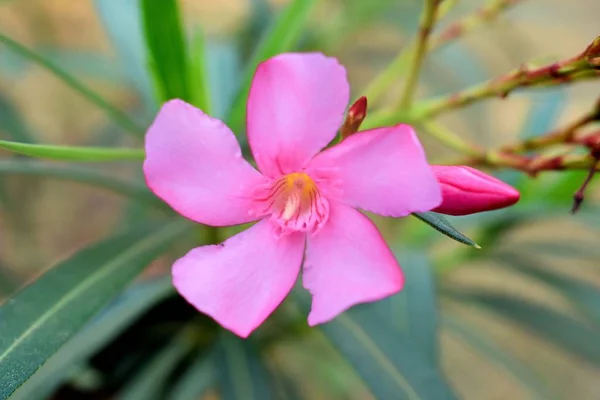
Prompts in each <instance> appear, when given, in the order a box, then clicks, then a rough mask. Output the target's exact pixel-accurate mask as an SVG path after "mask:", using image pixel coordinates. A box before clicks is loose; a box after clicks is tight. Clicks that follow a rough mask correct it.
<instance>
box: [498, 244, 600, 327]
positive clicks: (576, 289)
mask: <svg viewBox="0 0 600 400" xmlns="http://www.w3.org/2000/svg"><path fill="white" fill-rule="evenodd" d="M495 258H496V259H497V260H499V261H501V262H502V263H503V265H505V266H507V267H509V268H512V269H514V270H516V271H518V272H520V273H522V274H526V275H529V276H530V277H532V278H534V279H538V280H540V281H542V282H544V283H545V284H547V285H549V286H551V287H553V288H554V289H556V290H558V291H559V292H561V293H562V294H564V295H565V297H567V298H568V299H569V300H570V301H571V302H572V303H573V304H574V305H575V306H576V307H578V308H579V309H580V310H581V311H582V312H583V313H584V314H585V315H586V316H587V317H588V318H589V319H590V320H591V321H592V322H593V323H595V324H596V325H597V326H598V327H599V328H600V288H599V287H597V286H594V285H591V284H589V283H587V282H584V281H582V280H580V279H576V278H571V277H569V276H567V275H561V274H559V273H557V272H554V271H552V270H550V269H547V268H544V267H543V266H541V265H539V261H535V260H532V259H531V257H527V256H524V255H523V254H518V253H514V252H502V253H496V254H495Z"/></svg>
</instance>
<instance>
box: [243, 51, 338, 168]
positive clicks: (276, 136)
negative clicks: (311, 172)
mask: <svg viewBox="0 0 600 400" xmlns="http://www.w3.org/2000/svg"><path fill="white" fill-rule="evenodd" d="M349 90H350V89H349V86H348V81H347V78H346V70H345V69H344V67H343V66H341V65H340V64H339V63H338V61H337V60H336V59H335V58H329V57H325V56H324V55H322V54H320V53H305V54H299V53H288V54H281V55H278V56H275V57H273V58H270V59H269V60H267V61H265V62H263V63H262V64H260V65H259V66H258V68H257V70H256V74H255V75H254V81H253V82H252V88H251V90H250V96H249V98H248V110H247V118H248V126H247V131H248V141H249V142H250V147H251V148H252V153H253V154H254V158H255V159H256V163H257V164H258V168H259V169H260V170H261V171H262V173H263V174H265V175H267V176H270V177H278V176H280V175H282V174H284V173H289V172H295V171H298V170H299V169H300V168H301V167H302V166H303V165H304V164H305V163H306V162H307V161H308V160H309V159H310V158H311V157H312V156H314V155H315V154H316V153H317V152H318V151H319V150H320V149H322V148H323V147H325V146H326V145H327V144H328V143H329V142H330V141H331V140H332V139H333V138H334V137H335V135H336V133H337V129H338V128H339V127H340V125H341V123H342V121H343V119H344V111H345V109H346V106H347V105H348V100H349Z"/></svg>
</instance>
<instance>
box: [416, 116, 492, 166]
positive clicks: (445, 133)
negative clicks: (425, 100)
mask: <svg viewBox="0 0 600 400" xmlns="http://www.w3.org/2000/svg"><path fill="white" fill-rule="evenodd" d="M420 125H421V126H422V127H423V129H424V130H425V131H426V132H427V133H429V134H430V135H431V136H432V137H433V138H435V139H437V140H439V141H440V142H442V143H444V144H445V145H446V146H448V147H449V148H451V149H453V150H456V151H457V152H459V153H462V154H464V155H468V156H472V157H480V156H481V155H482V154H484V152H485V150H484V149H481V148H479V147H478V146H476V145H474V144H471V143H468V142H467V141H466V140H464V139H462V138H461V137H460V136H458V135H457V134H456V133H454V132H452V131H451V130H450V129H448V128H447V127H445V126H444V125H442V124H440V123H437V122H435V121H424V122H422V123H420Z"/></svg>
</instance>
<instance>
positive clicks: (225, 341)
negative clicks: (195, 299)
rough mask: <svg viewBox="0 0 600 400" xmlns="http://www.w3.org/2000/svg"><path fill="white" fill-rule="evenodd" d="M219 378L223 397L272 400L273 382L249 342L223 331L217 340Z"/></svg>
mask: <svg viewBox="0 0 600 400" xmlns="http://www.w3.org/2000/svg"><path fill="white" fill-rule="evenodd" d="M219 341H220V342H219V351H218V353H217V357H218V358H217V360H218V361H217V364H218V377H219V381H220V385H221V397H222V399H223V400H269V399H275V398H276V397H275V395H274V392H273V385H272V383H271V382H270V378H269V374H268V371H267V369H266V368H265V366H264V365H263V363H262V361H261V359H260V357H259V355H258V353H257V352H256V350H255V349H254V347H253V343H252V341H249V340H243V339H240V338H238V337H235V336H233V335H232V334H230V333H228V332H225V333H223V335H222V336H221V338H220V339H219Z"/></svg>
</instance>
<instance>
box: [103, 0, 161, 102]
mask: <svg viewBox="0 0 600 400" xmlns="http://www.w3.org/2000/svg"><path fill="white" fill-rule="evenodd" d="M94 6H95V8H96V11H97V13H98V16H99V19H100V21H101V22H102V25H103V28H104V30H105V31H106V33H107V35H108V37H109V38H110V41H111V43H112V45H113V47H114V49H115V51H116V53H117V55H118V57H119V60H120V61H121V63H122V64H123V69H124V72H125V74H126V76H127V78H128V80H129V81H130V82H132V83H133V84H134V86H135V87H136V88H137V89H138V91H139V92H140V93H141V94H142V96H141V99H142V101H143V102H144V103H145V108H146V109H152V108H154V107H155V99H154V93H153V92H152V83H151V82H150V74H149V72H150V71H148V67H147V61H146V44H145V39H144V36H143V29H142V19H141V15H140V9H139V4H138V3H137V2H135V1H123V0H94Z"/></svg>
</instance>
